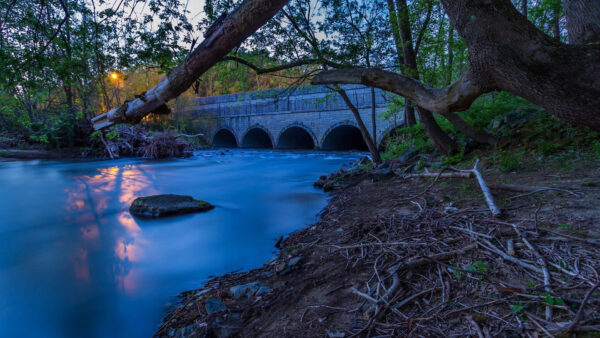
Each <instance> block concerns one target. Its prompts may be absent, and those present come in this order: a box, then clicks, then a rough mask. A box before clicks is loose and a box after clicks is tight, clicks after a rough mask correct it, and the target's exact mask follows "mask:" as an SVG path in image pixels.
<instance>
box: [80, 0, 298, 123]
mask: <svg viewBox="0 0 600 338" xmlns="http://www.w3.org/2000/svg"><path fill="white" fill-rule="evenodd" d="M288 1H289V0H245V1H244V2H242V3H241V4H240V5H239V6H238V8H237V9H235V10H234V11H233V12H232V13H231V14H229V15H226V16H222V17H221V18H219V19H218V20H217V21H216V22H215V23H214V24H213V25H212V26H211V27H210V28H209V29H208V30H207V31H206V33H205V39H204V41H203V42H202V43H201V44H200V45H199V46H198V47H196V48H195V49H194V50H193V51H192V52H191V53H190V54H189V55H188V56H187V57H186V59H185V60H184V61H183V62H182V63H181V64H179V65H178V66H177V67H176V68H175V69H173V70H171V71H170V72H169V73H168V74H167V76H165V77H164V78H163V79H162V81H161V82H160V83H159V84H158V85H156V86H155V87H153V88H151V89H150V90H148V91H146V92H144V93H141V94H140V95H137V96H136V98H135V99H134V100H132V101H128V102H125V103H124V104H123V105H122V106H121V107H119V108H116V109H113V110H111V111H109V112H107V113H104V114H101V115H99V116H96V117H95V118H93V119H92V122H93V124H94V128H95V129H102V128H105V127H108V126H111V125H113V124H115V123H122V122H125V123H138V122H140V121H141V120H142V119H143V118H144V117H145V116H146V115H148V114H150V113H158V114H163V113H169V109H168V107H167V106H166V102H168V101H169V100H172V99H174V98H176V97H177V96H179V95H180V94H181V93H183V92H184V91H185V90H187V89H188V88H189V87H190V86H191V85H192V84H193V83H194V81H196V79H198V77H199V76H200V75H202V74H203V73H204V72H206V71H207V70H208V69H210V67H212V66H213V65H214V64H215V63H217V62H218V61H219V60H220V59H221V58H222V57H224V56H225V55H227V53H229V52H230V51H231V50H232V49H233V48H234V47H235V46H238V45H239V44H241V43H242V42H243V41H244V40H245V39H246V38H247V37H248V36H250V35H251V34H252V33H254V32H255V31H256V30H257V29H258V28H260V27H261V26H262V25H264V24H265V23H266V22H267V21H268V20H269V19H271V18H272V17H273V16H274V15H275V14H276V13H277V12H278V11H279V10H280V9H281V8H283V6H285V4H287V3H288Z"/></svg>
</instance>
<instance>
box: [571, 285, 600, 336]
mask: <svg viewBox="0 0 600 338" xmlns="http://www.w3.org/2000/svg"><path fill="white" fill-rule="evenodd" d="M598 286H600V281H599V282H597V283H596V284H594V286H592V287H591V288H590V289H589V290H588V292H587V293H586V294H585V297H584V298H583V302H582V303H581V305H580V306H579V310H577V314H576V315H575V319H573V322H571V324H570V325H569V326H568V327H567V331H573V330H574V329H575V328H576V327H577V325H578V324H579V322H580V321H581V317H582V316H583V309H584V308H585V305H586V304H587V302H588V300H589V299H590V296H591V295H592V294H593V293H594V291H596V289H597V288H598Z"/></svg>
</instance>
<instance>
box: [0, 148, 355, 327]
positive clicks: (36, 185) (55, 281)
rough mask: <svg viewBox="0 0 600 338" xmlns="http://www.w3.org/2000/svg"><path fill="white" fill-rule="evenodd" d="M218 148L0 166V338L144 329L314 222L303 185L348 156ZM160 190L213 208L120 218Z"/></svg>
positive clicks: (316, 195) (319, 202) (315, 201)
mask: <svg viewBox="0 0 600 338" xmlns="http://www.w3.org/2000/svg"><path fill="white" fill-rule="evenodd" d="M219 154H220V152H203V153H198V154H197V157H196V158H195V159H189V160H174V161H156V162H145V161H139V160H120V161H100V162H71V163H69V162H39V163H35V162H3V163H0V215H1V217H2V218H1V220H0V325H1V326H2V327H3V334H5V335H7V336H44V337H65V336H66V337H107V336H110V337H144V336H149V335H151V334H152V333H153V332H154V331H155V329H156V326H157V325H158V323H159V322H160V319H161V317H162V315H163V314H164V311H165V310H164V307H163V306H164V304H165V303H167V302H172V301H173V299H172V297H173V296H174V295H176V294H177V293H179V292H181V291H183V290H186V289H190V288H194V287H198V286H199V285H201V283H202V282H203V281H204V280H205V278H207V276H209V275H212V274H221V273H225V272H229V271H232V270H236V269H239V268H242V269H249V268H252V267H255V266H257V265H259V264H261V263H262V262H263V261H264V260H266V259H267V258H269V256H270V255H271V254H272V250H273V249H272V244H273V239H274V238H276V237H278V236H279V235H280V234H282V233H287V232H290V231H293V230H295V229H298V228H300V227H302V226H304V225H306V224H309V223H311V222H313V221H315V219H316V217H315V215H316V214H317V212H318V211H319V210H320V209H321V208H322V207H323V206H324V204H325V201H326V196H325V195H324V194H322V193H321V192H320V191H317V190H315V189H314V188H312V182H313V181H314V180H315V179H316V178H317V177H318V176H319V175H322V174H324V173H327V172H329V171H332V170H334V169H336V168H338V167H339V166H340V165H341V164H342V163H344V162H349V161H351V160H353V159H354V158H355V157H356V155H354V154H335V155H327V154H319V153H310V152H304V153H283V152H274V151H265V152H256V151H234V152H233V153H231V154H230V155H227V156H220V155H219ZM159 193H176V194H186V195H192V196H195V197H197V198H201V199H206V200H208V201H210V202H212V203H213V204H215V205H217V208H216V209H214V210H212V211H210V212H209V213H205V214H198V215H187V216H181V217H172V218H165V219H161V220H141V219H136V218H133V217H132V216H131V215H130V214H129V212H128V210H127V209H128V207H129V205H130V203H131V202H132V201H133V199H135V198H136V197H138V196H143V195H151V194H159ZM23 328H27V329H26V330H25V331H24V330H23Z"/></svg>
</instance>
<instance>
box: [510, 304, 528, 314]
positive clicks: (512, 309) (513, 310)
mask: <svg viewBox="0 0 600 338" xmlns="http://www.w3.org/2000/svg"><path fill="white" fill-rule="evenodd" d="M524 308H525V306H523V304H513V305H511V307H510V313H512V314H516V313H519V312H521V311H523V309H524Z"/></svg>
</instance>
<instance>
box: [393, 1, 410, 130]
mask: <svg viewBox="0 0 600 338" xmlns="http://www.w3.org/2000/svg"><path fill="white" fill-rule="evenodd" d="M387 5H388V12H389V14H390V24H391V27H392V36H393V37H394V42H395V44H396V55H397V57H398V64H399V65H400V69H401V70H402V71H404V53H403V49H404V48H403V47H402V38H401V37H400V27H399V24H398V12H397V10H396V5H395V4H394V0H387ZM416 123H417V119H416V118H415V108H414V106H413V104H412V102H411V101H410V100H408V99H407V98H404V125H406V126H413V125H415V124H416Z"/></svg>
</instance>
